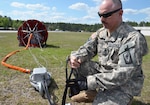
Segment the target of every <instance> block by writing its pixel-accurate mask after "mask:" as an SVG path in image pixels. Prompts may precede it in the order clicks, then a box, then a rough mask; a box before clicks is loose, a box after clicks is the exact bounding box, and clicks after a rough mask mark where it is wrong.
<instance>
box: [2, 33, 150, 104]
mask: <svg viewBox="0 0 150 105" xmlns="http://www.w3.org/2000/svg"><path fill="white" fill-rule="evenodd" d="M90 34H91V33H85V32H83V33H80V32H79V33H78V32H76V33H75V32H50V33H49V38H48V41H47V44H48V47H46V48H43V49H40V48H31V49H30V50H25V51H22V52H19V53H17V54H15V55H13V56H12V57H11V58H9V60H8V61H7V63H9V64H13V65H16V66H20V67H23V68H27V69H31V70H32V69H33V68H36V67H39V65H38V64H37V63H36V61H35V59H34V58H33V56H32V55H31V54H34V55H35V56H36V58H37V60H38V61H39V62H40V64H41V65H43V66H45V67H46V68H47V69H48V71H49V72H50V73H51V74H52V78H53V79H54V81H55V82H56V83H57V86H58V89H56V90H55V95H56V96H57V99H56V100H57V101H58V105H61V101H62V95H63V91H64V86H65V60H66V57H67V56H68V55H69V54H70V52H71V51H72V50H77V49H78V48H79V46H80V45H82V44H83V43H84V42H85V41H86V40H87V38H88V37H89V36H90ZM146 39H147V42H148V46H150V37H148V36H147V37H146ZM19 49H23V47H19V46H18V40H17V33H0V59H2V58H3V57H4V56H6V55H7V54H8V53H10V52H12V51H14V50H19ZM30 52H31V53H30ZM149 68H150V53H148V55H146V56H145V57H144V59H143V70H144V74H145V82H144V87H143V90H142V94H141V96H140V97H135V98H134V101H133V104H132V105H150V70H149ZM67 102H70V100H69V98H67ZM0 105H48V101H47V100H45V99H43V98H42V97H41V96H40V95H39V93H38V92H35V91H34V89H33V87H32V86H31V85H30V82H29V74H24V73H21V72H19V71H15V70H12V69H8V68H6V67H4V66H0Z"/></svg>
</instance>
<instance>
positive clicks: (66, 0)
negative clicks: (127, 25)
mask: <svg viewBox="0 0 150 105" xmlns="http://www.w3.org/2000/svg"><path fill="white" fill-rule="evenodd" d="M122 2H123V9H124V15H123V20H124V21H135V22H141V21H149V22H150V0H122ZM100 3H101V0H0V15H2V16H8V17H10V18H11V19H19V20H28V19H37V20H40V21H44V22H67V23H81V24H95V23H100V19H99V17H98V15H97V12H98V8H99V4H100Z"/></svg>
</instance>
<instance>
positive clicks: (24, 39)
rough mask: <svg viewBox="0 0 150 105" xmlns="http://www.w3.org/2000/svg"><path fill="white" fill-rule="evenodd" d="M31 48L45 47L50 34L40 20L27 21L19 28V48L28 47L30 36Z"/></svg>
mask: <svg viewBox="0 0 150 105" xmlns="http://www.w3.org/2000/svg"><path fill="white" fill-rule="evenodd" d="M31 33H32V35H33V36H32V38H31V40H30V44H29V47H45V46H46V41H47V38H48V32H47V29H46V27H45V25H44V24H43V23H42V22H40V21H38V20H27V21H25V22H24V23H23V24H22V25H21V26H20V27H19V28H18V34H17V35H18V40H19V46H26V45H27V43H28V39H29V36H30V34H31Z"/></svg>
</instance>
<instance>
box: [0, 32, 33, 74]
mask: <svg viewBox="0 0 150 105" xmlns="http://www.w3.org/2000/svg"><path fill="white" fill-rule="evenodd" d="M31 38H32V33H31V34H30V37H29V39H28V43H27V46H26V47H25V48H24V49H22V50H16V51H13V52H11V53H9V54H7V55H6V56H5V57H4V58H3V59H2V61H1V64H2V65H3V66H6V67H8V68H10V69H14V70H18V71H21V72H23V73H30V72H31V70H29V69H24V68H21V67H18V66H14V65H11V64H8V63H6V61H7V59H8V58H9V57H10V56H12V55H14V54H16V53H17V52H21V51H23V50H27V49H28V47H29V44H30V41H31Z"/></svg>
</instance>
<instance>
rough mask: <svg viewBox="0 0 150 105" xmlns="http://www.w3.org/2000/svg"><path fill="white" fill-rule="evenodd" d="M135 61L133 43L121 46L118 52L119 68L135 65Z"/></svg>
mask: <svg viewBox="0 0 150 105" xmlns="http://www.w3.org/2000/svg"><path fill="white" fill-rule="evenodd" d="M135 59H136V58H135V42H134V41H132V42H129V43H126V44H124V45H122V46H121V48H120V50H119V62H118V64H119V66H133V65H134V64H135V63H136V61H135Z"/></svg>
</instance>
